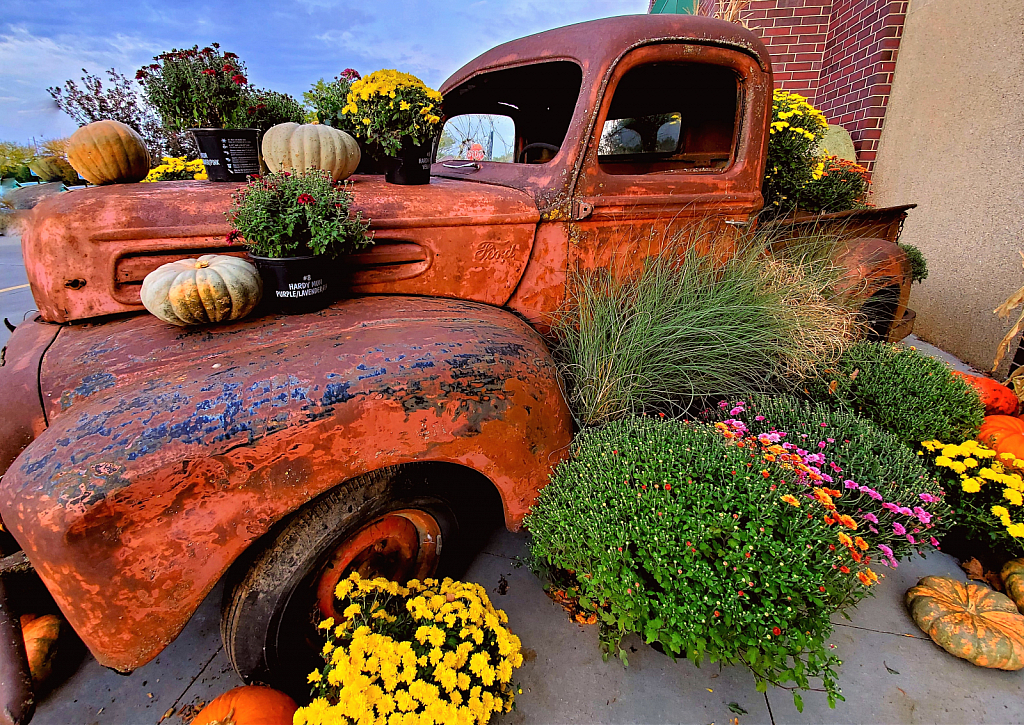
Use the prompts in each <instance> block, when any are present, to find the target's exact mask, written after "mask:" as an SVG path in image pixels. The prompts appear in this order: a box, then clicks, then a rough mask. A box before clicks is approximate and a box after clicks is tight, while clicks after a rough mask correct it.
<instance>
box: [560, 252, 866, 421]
mask: <svg viewBox="0 0 1024 725" xmlns="http://www.w3.org/2000/svg"><path fill="white" fill-rule="evenodd" d="M708 241H709V246H711V247H712V248H714V244H715V242H716V240H715V239H710V240H708ZM698 246H701V245H693V246H691V247H689V248H687V249H686V250H684V251H679V250H677V249H669V250H667V251H665V252H663V253H662V254H660V255H656V256H653V257H650V258H648V259H647V260H646V262H645V263H643V265H642V268H641V269H640V270H639V271H632V270H629V269H622V270H620V269H616V268H605V269H599V270H596V271H591V272H581V273H577V274H575V275H573V277H572V278H571V279H570V284H569V287H568V295H567V299H566V303H565V304H564V306H563V307H562V309H560V310H559V312H558V313H557V314H556V315H555V316H554V318H553V320H552V331H553V334H554V336H555V339H556V344H555V356H556V359H557V360H558V362H559V364H560V368H561V370H562V373H563V375H564V377H565V379H566V381H567V383H568V397H569V403H570V406H571V407H572V409H573V412H574V414H575V415H576V417H577V419H578V420H579V421H580V422H581V423H583V424H584V425H595V424H598V423H601V422H604V421H608V420H614V419H616V418H622V417H625V416H628V415H635V414H639V413H643V412H667V413H673V414H675V413H679V412H681V411H684V410H685V409H686V408H687V407H688V406H690V405H691V404H692V403H693V402H694V401H695V400H699V399H705V398H707V397H710V396H736V395H745V394H747V393H749V392H751V391H758V390H775V389H779V388H783V389H785V388H787V387H788V386H790V385H791V384H792V383H791V382H789V380H790V379H791V378H796V379H800V378H802V377H804V376H807V375H810V374H813V371H814V369H815V367H816V366H817V365H819V364H826V365H827V364H828V363H829V362H832V361H834V360H835V358H836V357H837V356H838V355H839V354H840V353H841V352H842V351H843V349H844V348H845V346H846V345H847V344H849V342H850V341H851V339H852V333H853V326H854V323H853V318H852V316H851V315H850V314H849V313H848V312H847V311H846V310H845V309H844V308H842V307H841V306H839V305H838V304H837V303H834V302H832V301H831V300H830V299H829V298H828V295H827V290H828V287H829V285H830V284H831V283H832V280H833V276H832V275H831V270H830V269H828V268H825V267H819V266H812V265H808V264H803V263H800V262H789V261H783V260H779V259H776V258H774V257H772V256H770V255H767V254H766V253H765V251H764V250H763V249H762V248H761V247H760V246H759V245H757V244H754V245H751V246H750V247H749V248H747V249H746V250H745V251H743V252H742V253H740V254H737V255H736V256H734V257H732V258H731V259H729V260H728V261H725V262H722V261H721V260H720V259H718V258H716V255H715V254H714V253H712V252H708V251H707V249H704V250H701V249H698V248H697V247H698ZM628 263H630V261H627V262H624V264H628Z"/></svg>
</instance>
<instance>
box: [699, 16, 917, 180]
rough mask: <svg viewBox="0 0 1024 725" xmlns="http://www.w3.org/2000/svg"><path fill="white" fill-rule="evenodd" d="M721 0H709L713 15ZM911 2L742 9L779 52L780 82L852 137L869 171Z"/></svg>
mask: <svg viewBox="0 0 1024 725" xmlns="http://www.w3.org/2000/svg"><path fill="white" fill-rule="evenodd" d="M719 2H721V0H702V10H703V12H705V13H708V14H713V12H714V10H715V7H716V5H717V4H718V3H719ZM907 5H909V2H908V0H752V1H751V3H750V5H749V6H748V7H747V9H746V10H745V11H744V12H743V14H742V19H743V21H744V23H746V25H747V26H748V27H749V28H750V29H751V30H753V31H754V32H756V33H759V34H760V35H761V38H762V39H763V40H764V42H765V45H767V46H768V52H769V53H771V56H772V70H773V71H774V73H775V85H776V87H778V88H785V89H786V90H787V91H793V92H796V93H800V94H801V95H804V96H806V97H807V99H808V100H809V101H811V103H813V104H814V105H815V106H816V107H817V108H818V109H820V110H821V111H822V112H823V113H824V114H825V116H826V117H827V118H828V120H829V122H830V123H837V124H840V125H842V126H844V127H845V128H846V130H848V131H849V132H850V135H851V136H852V137H853V142H854V146H856V148H857V158H858V160H859V161H860V162H861V163H862V164H864V165H865V166H866V167H867V168H868V170H869V171H870V170H871V169H872V168H873V166H874V162H875V154H876V151H877V149H878V139H879V138H880V137H881V135H882V124H883V122H884V120H885V108H886V105H887V104H888V101H889V91H890V89H891V88H892V77H893V72H894V71H895V69H896V54H897V52H898V51H899V45H900V37H901V35H902V33H903V19H904V17H905V16H906V12H907Z"/></svg>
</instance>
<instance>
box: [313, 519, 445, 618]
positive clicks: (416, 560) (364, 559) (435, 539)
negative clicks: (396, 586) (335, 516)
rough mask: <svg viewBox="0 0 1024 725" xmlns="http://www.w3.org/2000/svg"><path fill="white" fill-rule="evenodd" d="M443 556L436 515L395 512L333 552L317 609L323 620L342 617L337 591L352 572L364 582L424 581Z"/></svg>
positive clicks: (318, 589) (320, 582) (321, 581)
mask: <svg viewBox="0 0 1024 725" xmlns="http://www.w3.org/2000/svg"><path fill="white" fill-rule="evenodd" d="M440 554H441V527H440V526H439V525H438V523H437V520H436V519H434V517H433V516H431V515H430V514H428V513H426V512H425V511H420V510H418V509H402V510H401V511H392V512H391V513H389V514H387V515H386V516H383V517H382V518H379V519H377V520H376V521H374V522H373V523H371V524H368V525H366V526H364V527H363V528H362V529H360V530H359V531H357V532H356V533H355V534H354V535H353V536H351V537H349V538H348V539H347V540H346V541H345V542H344V543H342V544H341V546H339V547H338V548H337V549H335V550H334V553H333V554H332V555H331V558H330V560H329V561H328V562H327V565H326V567H324V570H323V572H322V573H321V574H320V576H319V578H318V579H317V584H316V597H317V608H318V609H319V610H320V613H321V614H322V615H323V616H324V617H335V618H338V617H339V613H338V612H337V610H336V609H335V606H334V605H335V602H336V601H337V600H336V599H335V596H334V589H335V587H337V585H338V582H339V581H341V580H342V579H344V578H345V577H347V576H348V575H349V574H351V573H352V572H358V573H359V576H360V577H363V578H364V579H372V578H374V577H386V578H388V579H392V580H394V581H397V582H406V581H408V580H409V579H423V578H425V577H429V576H431V575H432V574H433V573H434V572H435V571H436V570H437V562H438V559H439V557H440Z"/></svg>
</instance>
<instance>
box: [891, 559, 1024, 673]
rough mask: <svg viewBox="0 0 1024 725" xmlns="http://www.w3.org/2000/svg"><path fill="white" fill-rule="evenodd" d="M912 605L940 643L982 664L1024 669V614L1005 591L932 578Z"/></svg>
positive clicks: (910, 597) (911, 597) (912, 594)
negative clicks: (1000, 591)
mask: <svg viewBox="0 0 1024 725" xmlns="http://www.w3.org/2000/svg"><path fill="white" fill-rule="evenodd" d="M905 601H906V605H907V609H908V610H909V611H910V616H911V617H913V618H914V622H915V623H916V624H917V626H918V627H920V628H921V629H922V630H923V631H924V632H925V633H926V634H927V635H928V636H929V637H931V638H932V641H933V642H935V644H937V645H939V646H940V647H942V649H944V650H946V651H947V652H949V653H950V654H951V655H955V656H956V657H960V658H963V659H965V660H967V661H968V662H970V663H971V664H975V665H978V666H979V667H990V668H993V669H999V670H1019V669H1021V668H1024V616H1021V614H1020V613H1019V612H1018V611H1017V607H1016V605H1014V603H1013V602H1012V601H1010V598H1009V597H1007V596H1006V595H1005V594H1000V593H999V592H997V591H995V590H993V589H989V588H988V587H987V586H984V585H982V584H975V583H974V582H967V584H964V583H963V582H959V581H957V580H955V579H950V578H949V577H944V576H926V577H925V578H924V579H922V580H921V581H919V582H918V583H917V586H916V587H912V588H911V589H910V590H908V591H907V595H906V599H905Z"/></svg>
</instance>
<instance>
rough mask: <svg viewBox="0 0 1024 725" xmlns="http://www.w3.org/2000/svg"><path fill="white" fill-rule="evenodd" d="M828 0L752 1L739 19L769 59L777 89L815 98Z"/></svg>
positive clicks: (810, 98)
mask: <svg viewBox="0 0 1024 725" xmlns="http://www.w3.org/2000/svg"><path fill="white" fill-rule="evenodd" d="M831 6H832V0H753V2H751V3H750V5H749V7H748V8H747V11H746V12H745V13H743V16H742V17H743V20H744V21H745V22H746V24H747V26H748V27H749V28H750V29H751V30H753V31H755V32H757V33H759V34H760V35H761V38H762V40H764V43H765V45H767V46H768V52H769V53H771V56H772V70H773V71H774V73H775V85H776V87H777V88H785V89H786V90H787V91H793V92H794V93H799V94H801V95H803V96H806V97H807V98H808V100H812V101H813V99H814V98H815V94H816V93H817V90H818V84H819V77H820V75H821V64H822V58H823V55H824V53H825V46H826V40H827V38H828V32H829V20H830V16H829V12H830V9H831Z"/></svg>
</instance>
